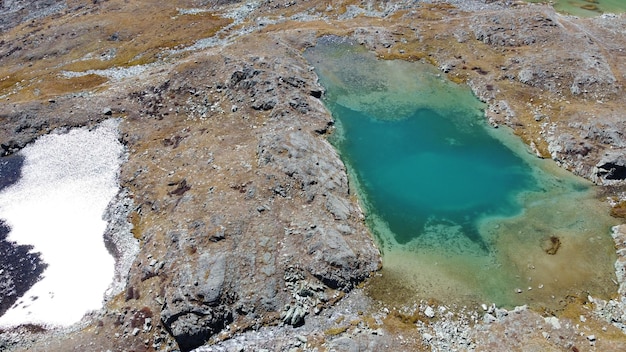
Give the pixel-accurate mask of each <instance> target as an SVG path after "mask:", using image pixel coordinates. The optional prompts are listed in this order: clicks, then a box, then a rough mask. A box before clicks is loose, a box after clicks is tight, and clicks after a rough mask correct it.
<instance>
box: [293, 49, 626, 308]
mask: <svg viewBox="0 0 626 352" xmlns="http://www.w3.org/2000/svg"><path fill="white" fill-rule="evenodd" d="M305 57H306V58H307V60H308V61H309V63H310V64H311V65H313V66H314V68H315V70H316V73H317V75H318V76H319V79H320V83H321V84H322V85H323V86H324V87H325V90H326V92H325V96H324V103H325V105H326V107H327V108H328V109H329V111H330V112H331V113H332V115H333V117H334V119H335V126H336V128H335V130H334V132H333V134H332V135H331V136H330V142H331V143H332V144H333V145H334V146H335V147H336V149H337V150H338V151H339V153H340V155H341V158H342V160H343V162H344V163H345V164H346V167H347V169H348V173H349V178H350V184H351V191H352V192H353V193H354V194H356V195H357V198H358V201H359V205H360V206H361V208H362V209H363V211H364V213H365V216H366V220H365V221H366V222H367V224H368V226H369V228H370V230H371V232H372V233H373V234H374V236H375V237H376V240H377V242H378V245H379V248H380V249H381V252H382V254H383V268H382V270H381V271H380V272H379V273H377V274H376V275H375V276H374V278H372V279H371V280H370V281H369V283H368V285H367V292H368V294H369V295H370V296H371V297H372V298H373V299H376V300H380V301H384V302H387V303H392V304H411V303H414V302H417V301H420V300H429V301H433V300H434V301H437V302H443V303H446V304H458V305H462V306H476V305H479V304H483V303H484V304H491V303H495V304H496V305H498V306H502V307H514V306H517V305H523V304H528V305H530V306H535V307H542V308H544V309H559V308H560V307H563V306H564V305H565V304H566V303H567V300H568V299H571V297H587V295H588V294H590V295H592V296H594V297H599V298H609V297H611V296H612V295H614V294H615V293H616V292H617V285H616V283H615V274H614V267H613V264H614V262H615V259H616V255H615V249H614V244H613V240H612V239H611V236H610V233H611V226H613V225H616V221H615V219H613V218H611V217H610V216H609V215H608V214H609V211H608V205H607V204H605V203H604V202H602V201H601V200H600V199H599V197H598V195H597V189H595V187H594V186H593V185H592V184H591V183H590V182H588V181H586V180H584V179H582V178H579V177H576V176H574V175H572V174H571V173H569V172H567V171H565V170H562V169H561V168H559V167H558V166H557V165H555V163H554V162H552V161H551V160H542V159H539V158H537V157H536V156H535V155H534V154H532V153H530V152H529V149H528V147H527V146H526V145H524V144H523V143H522V142H521V141H520V140H519V139H518V138H517V137H516V136H514V135H513V133H512V132H511V131H510V130H509V129H507V128H505V127H501V128H497V129H496V128H493V127H491V126H489V125H488V124H487V123H486V121H485V117H484V108H485V105H484V104H483V103H481V102H480V101H479V100H478V99H477V98H476V97H475V96H474V95H473V94H472V92H471V90H470V89H469V88H468V87H467V86H465V85H459V84H456V83H453V82H451V81H449V80H448V79H447V78H446V77H445V76H444V75H441V74H440V73H439V71H437V69H436V68H435V67H433V66H432V65H429V64H427V63H422V62H405V61H399V60H379V59H377V58H376V56H375V55H374V54H373V53H371V52H368V51H367V50H366V49H365V48H364V47H363V46H360V45H358V44H354V43H352V42H350V41H349V40H347V39H343V38H339V37H323V38H320V40H319V41H318V44H317V45H316V46H315V47H313V48H310V49H308V50H307V51H306V52H305Z"/></svg>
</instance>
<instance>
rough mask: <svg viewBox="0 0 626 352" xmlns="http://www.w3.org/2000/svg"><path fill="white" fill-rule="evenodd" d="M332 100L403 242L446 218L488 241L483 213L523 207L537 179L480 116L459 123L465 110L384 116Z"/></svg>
mask: <svg viewBox="0 0 626 352" xmlns="http://www.w3.org/2000/svg"><path fill="white" fill-rule="evenodd" d="M329 108H330V110H331V111H332V112H333V114H334V116H335V117H336V118H337V119H338V120H339V121H340V125H341V129H342V134H343V136H346V138H341V139H338V140H336V142H335V144H336V145H337V147H338V148H339V150H340V151H341V154H342V156H343V157H344V159H345V160H346V162H347V163H349V164H350V166H351V169H353V170H355V174H356V176H357V177H358V179H359V183H360V185H361V187H362V188H363V190H362V191H364V193H365V194H366V198H367V200H368V202H369V203H370V205H371V206H372V208H373V209H375V212H376V213H377V214H378V215H379V216H380V217H381V218H382V219H384V221H385V222H386V223H387V226H388V227H389V229H390V230H391V231H392V232H393V234H394V236H395V239H396V241H397V242H399V243H400V244H402V243H406V242H409V241H410V240H412V239H414V238H416V237H419V236H420V235H421V234H422V233H423V232H424V227H425V226H426V225H428V226H431V225H436V224H439V223H444V224H456V225H460V226H462V228H463V233H464V234H465V235H466V236H468V237H469V238H470V239H471V240H472V241H474V242H476V243H477V244H479V245H480V246H481V247H482V248H485V249H486V244H485V243H484V242H483V240H482V238H481V237H480V235H479V233H478V229H477V221H478V220H479V219H480V218H482V217H484V216H493V215H499V216H510V215H514V214H516V213H519V212H520V211H521V208H520V204H519V203H518V202H517V201H516V195H517V194H518V193H519V192H520V191H524V190H528V189H529V188H531V187H533V186H534V183H533V178H532V177H531V174H530V171H531V170H530V168H529V167H528V165H527V164H525V163H524V162H523V160H521V159H520V158H519V157H517V156H516V155H515V154H514V153H513V152H512V151H511V150H510V149H508V148H506V147H505V146H504V145H502V143H500V142H499V141H498V140H496V139H495V138H493V137H492V136H490V135H489V134H487V132H486V130H485V126H484V125H482V124H481V123H474V124H464V125H463V126H462V127H459V126H457V125H456V124H455V121H456V120H457V118H458V116H452V115H448V116H446V115H445V114H442V112H441V111H440V112H435V111H433V110H430V109H419V110H417V111H415V112H414V113H413V114H412V115H411V116H408V117H407V118H403V119H399V120H398V119H387V120H381V119H377V118H373V117H371V116H367V115H366V114H364V113H362V112H359V111H355V110H351V109H349V108H346V107H344V106H341V105H339V104H330V105H329ZM443 113H445V111H444V112H443ZM466 118H467V119H468V120H473V119H471V118H470V117H466Z"/></svg>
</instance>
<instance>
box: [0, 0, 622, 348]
mask: <svg viewBox="0 0 626 352" xmlns="http://www.w3.org/2000/svg"><path fill="white" fill-rule="evenodd" d="M0 18H1V19H0V31H2V32H1V33H2V37H1V40H0V62H1V63H2V65H0V99H1V101H2V103H1V104H0V122H1V123H0V126H1V127H0V144H1V146H2V152H3V154H4V155H11V154H13V153H15V152H16V151H18V150H20V149H21V148H23V147H24V146H25V145H27V144H28V143H29V142H31V141H33V140H34V139H35V138H37V137H38V136H40V135H42V134H46V133H48V132H50V131H52V130H54V129H57V128H67V127H74V126H90V127H92V126H96V125H97V124H98V123H99V122H101V121H103V120H106V119H110V118H117V119H121V120H122V122H121V125H120V140H121V141H122V142H123V143H124V145H125V146H126V151H127V161H126V162H125V164H124V165H123V166H122V170H121V172H120V184H121V187H122V189H121V191H120V194H119V196H118V198H117V199H116V201H114V202H113V203H112V204H111V206H110V208H109V211H108V212H107V214H106V218H107V220H109V222H110V226H109V228H108V229H107V233H106V234H105V242H106V243H107V248H109V250H110V252H111V253H112V254H113V255H114V256H115V257H116V259H117V269H118V278H117V279H118V280H117V282H118V283H119V284H120V290H121V293H119V294H117V295H112V296H110V297H106V302H105V304H104V307H103V308H102V310H100V311H97V312H93V313H91V314H89V315H88V316H86V317H85V318H84V319H83V321H82V322H80V323H78V324H76V325H75V326H73V327H71V328H68V329H64V330H52V331H45V330H46V329H45V328H44V327H39V326H23V327H18V328H15V329H11V330H7V331H0V349H7V350H16V351H20V350H29V351H74V350H76V351H86V350H93V351H100V350H102V351H106V350H111V351H122V350H124V351H154V350H168V351H169V350H178V349H179V350H182V351H190V350H193V349H195V348H198V347H200V348H199V349H198V350H199V351H233V350H235V351H239V350H262V349H266V350H318V351H322V350H337V351H358V350H379V349H382V348H386V349H389V348H391V349H392V350H429V349H434V350H508V349H523V350H529V349H537V350H570V351H578V350H580V351H582V350H620V349H624V348H625V345H626V337H625V336H624V333H625V332H624V326H626V314H623V312H624V311H625V307H626V303H625V301H624V299H626V298H624V297H626V296H625V294H626V292H625V291H624V290H623V289H620V291H619V292H617V293H616V296H615V297H614V299H613V300H610V301H608V302H607V301H601V300H598V299H595V298H593V297H587V296H586V295H582V294H581V296H580V297H568V302H567V304H565V305H564V306H563V308H562V309H561V310H560V311H542V309H541V307H530V308H528V307H519V308H516V309H515V310H511V311H507V310H504V309H500V308H498V307H492V306H487V305H485V306H484V307H480V306H478V307H467V308H464V307H455V306H448V305H446V302H437V301H436V300H432V299H433V298H434V297H415V298H414V303H413V304H394V302H384V301H381V300H375V299H372V298H371V297H370V296H369V295H368V290H369V287H370V286H371V285H373V283H372V282H373V281H375V279H374V280H372V279H369V278H370V277H372V276H376V275H379V274H377V273H376V271H377V270H378V269H379V268H380V265H381V264H380V263H381V261H380V253H379V251H378V249H377V247H376V244H375V242H374V240H373V239H372V236H371V234H370V233H369V232H368V230H367V228H366V226H365V223H364V221H363V218H364V215H363V213H362V211H361V209H360V208H359V206H358V203H357V200H356V197H355V195H354V194H352V193H351V190H350V187H349V183H348V177H347V174H346V170H345V167H344V165H343V164H342V162H341V160H340V159H339V157H338V155H337V153H336V152H335V150H334V149H333V147H332V146H331V145H330V144H329V143H328V142H327V140H326V138H325V137H326V136H327V135H328V134H329V133H332V131H333V119H332V117H331V116H330V115H329V113H328V111H327V110H326V109H325V108H324V106H323V104H322V102H321V98H322V97H323V94H324V91H323V88H322V87H321V86H319V84H318V83H317V78H316V76H315V74H314V72H313V71H312V69H311V67H310V64H309V63H307V62H306V61H305V60H304V58H303V57H302V52H303V50H305V49H306V48H307V47H310V46H312V45H315V42H316V40H317V38H318V37H320V36H323V35H328V34H332V35H341V36H350V37H351V38H353V39H354V40H356V41H357V42H359V43H361V44H362V45H365V46H367V47H368V48H369V49H371V50H373V51H375V52H377V53H378V55H379V56H380V57H381V59H403V60H424V61H426V62H429V63H431V64H433V65H436V66H437V67H439V68H440V70H441V71H442V74H446V75H447V76H448V77H449V78H450V79H451V80H453V81H455V82H458V83H459V84H468V85H469V86H470V87H471V88H472V89H473V91H474V93H475V94H476V95H477V96H478V97H479V98H480V99H481V100H483V101H485V102H486V103H488V106H489V108H488V111H487V112H486V118H487V119H489V121H490V123H491V124H493V125H494V126H498V125H507V126H510V127H512V128H513V129H514V131H515V133H516V134H517V135H519V136H520V137H521V138H522V139H523V140H524V141H525V142H526V143H527V144H528V145H529V150H530V151H532V152H533V153H536V154H537V155H538V156H540V157H546V158H548V157H549V158H552V159H553V160H554V161H555V162H557V163H559V164H560V165H561V166H563V167H565V168H567V169H569V170H571V171H572V172H574V173H577V174H579V175H581V176H583V177H586V178H588V179H590V180H592V181H594V182H595V183H597V184H598V185H602V192H603V194H602V196H603V197H607V198H608V199H609V201H610V202H611V204H612V206H613V207H614V210H613V212H614V214H615V215H618V216H619V215H620V214H621V216H624V211H623V209H624V208H626V203H625V201H626V200H625V198H626V197H625V196H624V191H623V189H624V179H626V158H625V157H624V155H626V152H625V151H626V136H624V131H625V130H626V126H624V119H623V116H622V114H623V107H624V106H626V101H625V99H626V98H625V95H624V93H623V89H624V88H623V83H624V80H625V78H626V76H625V75H626V67H625V66H626V60H625V56H626V53H625V52H624V51H623V48H625V47H626V36H625V35H624V34H625V33H626V17H624V15H603V16H600V17H596V18H591V19H578V18H573V17H566V16H563V15H559V14H557V13H555V12H554V11H553V10H552V8H551V7H549V6H546V5H529V4H526V3H520V2H514V1H497V0H496V1H487V0H449V1H447V2H446V1H417V2H416V1H386V2H374V1H365V2H353V1H336V2H322V1H289V2H287V1H272V0H269V1H250V2H239V1H221V0H218V1H201V0H197V1H193V0H177V1H170V2H162V3H155V2H149V1H133V2H125V1H121V0H108V1H78V0H76V1H69V0H68V1H53V0H50V1H34V2H25V1H3V2H2V4H1V6H0ZM620 231H621V232H620ZM615 233H616V234H618V233H623V229H621V230H619V229H616V230H615ZM133 237H134V238H135V239H137V240H138V241H139V243H140V245H139V249H138V250H135V249H133V246H132V245H131V244H130V243H131V242H132V241H131V239H132V238H133ZM622 237H623V236H622ZM615 238H616V243H617V245H618V248H619V249H620V252H618V254H619V255H621V254H620V253H621V252H623V250H622V249H623V248H622V247H623V245H624V244H623V243H621V242H623V241H622V240H620V238H621V237H620V236H618V235H616V236H615ZM622 254H623V253H622ZM620 258H621V259H620V261H619V262H618V263H617V264H616V269H617V270H618V271H620V270H621V272H622V274H621V276H620V275H618V279H619V280H620V282H622V278H623V267H622V266H621V264H620V263H621V261H622V259H623V258H622V257H620ZM201 346H202V347H201Z"/></svg>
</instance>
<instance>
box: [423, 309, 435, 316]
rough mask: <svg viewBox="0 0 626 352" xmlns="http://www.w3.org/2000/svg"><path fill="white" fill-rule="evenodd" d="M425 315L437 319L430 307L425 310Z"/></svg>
mask: <svg viewBox="0 0 626 352" xmlns="http://www.w3.org/2000/svg"><path fill="white" fill-rule="evenodd" d="M424 315H426V316H427V317H429V318H434V317H435V311H434V310H433V309H432V308H431V307H430V306H429V307H426V309H425V310H424Z"/></svg>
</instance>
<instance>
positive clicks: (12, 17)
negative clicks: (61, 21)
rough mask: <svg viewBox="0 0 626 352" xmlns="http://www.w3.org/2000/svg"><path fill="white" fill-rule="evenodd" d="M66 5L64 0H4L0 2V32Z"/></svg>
mask: <svg viewBox="0 0 626 352" xmlns="http://www.w3.org/2000/svg"><path fill="white" fill-rule="evenodd" d="M66 7H67V5H66V1H64V0H35V1H29V0H5V1H2V2H0V32H3V31H6V30H8V29H10V28H13V27H15V26H17V25H18V24H20V23H23V22H26V21H31V20H33V19H37V18H41V17H46V16H50V15H52V14H54V13H57V12H59V11H62V10H64V9H65V8H66Z"/></svg>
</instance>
